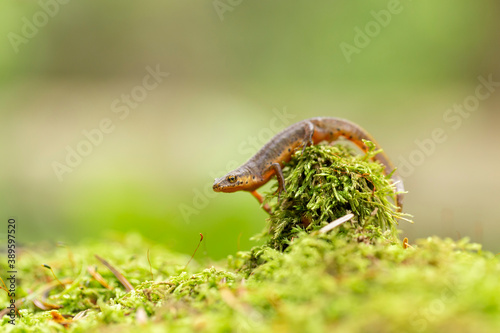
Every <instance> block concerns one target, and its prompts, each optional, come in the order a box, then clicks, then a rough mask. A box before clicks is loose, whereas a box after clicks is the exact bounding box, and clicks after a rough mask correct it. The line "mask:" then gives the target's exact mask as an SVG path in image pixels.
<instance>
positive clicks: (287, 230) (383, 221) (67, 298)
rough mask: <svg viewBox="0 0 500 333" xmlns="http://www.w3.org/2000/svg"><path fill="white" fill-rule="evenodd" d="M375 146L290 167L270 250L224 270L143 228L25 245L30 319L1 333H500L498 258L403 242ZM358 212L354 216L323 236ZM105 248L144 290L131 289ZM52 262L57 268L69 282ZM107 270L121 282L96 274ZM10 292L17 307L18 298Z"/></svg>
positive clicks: (21, 296)
mask: <svg viewBox="0 0 500 333" xmlns="http://www.w3.org/2000/svg"><path fill="white" fill-rule="evenodd" d="M373 153H374V152H373V151H372V152H370V153H369V154H368V155H367V156H357V157H354V156H352V153H351V152H350V151H349V150H348V149H347V148H344V147H341V146H334V147H329V146H318V147H309V148H307V149H306V150H305V152H304V154H303V155H302V154H301V153H298V154H297V155H296V156H295V158H294V159H293V160H292V161H291V162H290V166H289V167H288V168H285V176H286V179H287V192H286V193H282V194H281V198H280V201H279V202H277V200H276V198H275V196H274V194H269V196H268V201H269V202H271V203H272V204H273V208H274V209H275V214H274V215H273V216H271V218H270V219H269V227H268V228H267V229H266V232H264V233H263V234H264V235H265V236H266V237H267V240H268V241H267V244H266V245H264V246H259V247H255V248H253V249H252V250H251V251H248V252H239V253H237V254H235V255H234V256H230V257H229V259H228V260H227V262H224V263H221V264H220V266H216V267H213V266H212V267H203V266H200V265H199V264H197V263H196V262H195V261H193V262H191V264H190V265H189V266H188V267H187V268H186V267H185V266H186V263H187V262H188V260H189V257H188V256H185V255H181V254H176V253H172V252H171V251H169V250H168V249H165V248H164V247H162V246H159V245H154V244H150V243H148V242H146V241H145V240H143V239H141V237H140V236H137V235H127V236H125V237H123V238H120V239H113V240H111V239H110V240H109V242H106V243H103V242H95V243H85V244H82V245H80V246H72V247H69V248H68V247H55V248H49V249H42V248H36V249H35V248H30V249H23V250H22V251H20V253H18V256H19V257H18V277H19V280H18V281H17V284H18V285H17V295H16V298H17V299H18V302H19V312H20V315H21V317H19V318H17V319H16V325H15V326H13V325H10V324H9V323H8V320H9V318H8V317H7V316H6V317H4V318H3V320H2V321H0V327H1V330H2V331H6V332H15V331H19V332H66V331H68V332H88V331H97V332H120V331H127V332H148V331H151V332H165V331H180V332H191V331H197V332H200V331H201V332H203V331H206V332H214V331H215V332H233V331H237V332H330V331H334V330H336V331H343V332H353V331H363V332H364V331H370V332H394V331H402V332H443V331H455V332H469V331H478V332H498V331H499V329H500V279H499V277H500V262H499V260H498V257H496V256H495V255H493V254H492V253H489V252H485V251H482V250H481V246H480V245H478V244H471V243H469V242H468V241H467V240H466V239H463V240H460V241H453V240H451V239H440V238H437V237H431V238H427V239H421V240H417V241H415V242H410V243H411V246H410V247H406V246H403V244H402V242H401V241H400V240H399V239H398V237H397V228H396V227H397V224H396V222H397V220H398V218H401V217H405V216H403V215H401V214H399V213H397V212H395V210H394V208H395V207H394V206H393V205H392V204H391V202H390V199H388V197H390V196H391V195H392V187H391V186H390V184H389V182H388V181H387V179H386V178H387V177H385V176H383V175H382V168H381V166H380V165H378V164H376V163H373V162H370V161H369V159H370V157H371V156H370V154H373ZM301 168H302V169H301ZM307 169H308V170H307ZM301 170H302V171H301ZM332 193H333V196H330V194H332ZM335 193H336V195H335ZM349 212H352V213H353V214H354V215H355V218H354V219H353V220H351V221H349V222H346V223H344V224H342V225H341V226H339V227H336V228H335V229H333V230H332V231H329V232H327V233H320V232H319V229H320V228H321V227H323V226H324V225H326V224H328V223H329V222H331V221H332V220H334V219H336V218H338V217H340V216H343V215H345V214H346V213H349ZM147 249H150V253H151V256H150V259H151V267H152V274H153V275H151V271H150V266H149V263H148V259H147V256H146V251H147ZM94 254H98V255H100V256H101V257H103V258H104V259H106V260H107V261H108V262H109V263H110V264H112V265H113V266H114V267H115V268H116V269H118V270H119V271H120V272H121V273H122V274H123V275H124V276H125V277H126V278H127V279H128V280H129V281H130V283H131V284H132V285H133V287H134V290H133V291H131V292H126V291H125V289H124V287H123V286H122V285H121V284H120V283H119V281H118V280H117V279H116V278H115V276H114V275H113V274H112V273H111V272H110V271H109V270H108V269H107V268H106V267H105V266H103V265H102V264H101V263H100V262H99V261H98V260H97V259H96V258H95V256H94ZM41 264H48V265H50V266H51V267H52V268H53V270H54V272H55V274H56V276H57V277H58V278H59V280H61V282H62V283H63V284H65V286H64V288H63V287H62V286H60V285H59V283H58V282H57V281H55V279H54V277H53V276H52V273H51V272H50V271H49V270H48V269H46V268H43V267H42V266H41ZM0 265H2V266H1V267H2V272H3V271H6V267H5V266H4V265H5V264H4V263H3V262H2V263H1V264H0ZM89 267H90V269H89ZM96 267H97V272H98V273H99V274H100V275H101V276H102V279H103V280H104V281H105V283H107V284H108V285H109V287H108V288H106V287H105V286H104V285H103V284H102V283H99V282H98V281H97V280H96V278H95V276H96V275H95V274H94V275H92V274H91V273H90V272H92V271H93V270H95V268H96ZM3 276H4V275H3V274H2V277H3ZM0 292H1V295H0V302H1V304H2V305H7V304H8V301H9V297H8V296H7V293H5V292H4V291H0ZM21 301H22V303H21ZM41 302H43V303H41ZM35 304H38V307H37V306H36V305H35ZM40 305H41V306H42V307H46V308H47V307H50V306H52V307H57V308H58V309H47V310H41V309H40V308H39V307H40ZM60 315H62V316H60Z"/></svg>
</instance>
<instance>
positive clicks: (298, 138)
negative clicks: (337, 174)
mask: <svg viewBox="0 0 500 333" xmlns="http://www.w3.org/2000/svg"><path fill="white" fill-rule="evenodd" d="M340 136H342V137H345V138H346V139H348V140H350V141H352V142H353V143H354V144H356V145H357V146H358V147H359V148H360V149H361V150H363V151H364V152H366V151H367V149H368V148H367V147H366V145H365V144H364V143H363V141H362V140H363V139H365V140H369V141H371V142H373V143H374V144H375V145H376V146H377V148H380V146H379V144H378V143H377V142H376V141H375V139H374V138H373V137H372V136H371V135H370V134H368V132H366V131H365V130H364V129H363V128H361V127H360V126H358V125H356V124H354V123H352V122H350V121H348V120H345V119H340V118H330V117H318V118H311V119H305V120H302V121H300V122H298V123H295V124H293V125H291V126H290V127H287V128H285V129H284V130H283V131H281V132H280V133H278V134H276V135H275V136H274V137H273V138H272V139H271V140H270V141H269V142H268V143H266V144H265V145H264V147H262V148H261V149H260V150H259V151H258V152H257V153H256V154H255V155H254V156H252V158H250V159H249V160H248V161H247V162H246V163H245V164H243V165H242V166H240V167H239V168H238V169H236V170H234V171H231V172H229V173H228V174H227V175H225V176H224V177H221V178H218V179H216V180H215V182H214V185H213V189H214V191H216V192H236V191H242V190H243V191H249V192H251V193H252V195H253V196H254V197H256V198H257V200H259V202H260V203H262V196H261V195H260V194H259V193H258V192H257V189H258V188H259V187H261V186H262V185H264V184H266V183H267V182H268V181H269V180H270V179H271V178H272V176H274V175H276V177H277V179H278V184H279V187H278V192H279V193H281V191H284V190H285V186H284V185H285V181H284V178H283V173H282V172H281V168H282V167H283V163H284V162H288V161H289V160H290V158H291V157H292V154H294V152H295V151H296V150H297V149H299V148H305V147H306V146H308V145H310V144H318V143H320V142H322V141H328V142H333V141H335V140H337V139H338V138H339V137H340ZM374 159H375V160H376V161H379V162H380V163H382V164H383V165H384V166H385V173H386V174H390V173H391V172H392V171H393V170H394V166H393V165H392V163H391V161H390V160H389V157H388V156H387V155H386V154H385V153H384V152H382V153H380V154H377V155H376V156H375V157H374ZM392 181H393V183H394V184H395V185H396V190H397V192H404V186H403V181H402V180H401V178H400V177H399V176H398V175H397V174H396V173H393V174H392ZM396 198H397V199H396V200H397V205H398V206H399V208H400V209H402V208H403V193H398V194H397V197H396ZM263 208H264V209H265V210H266V211H267V212H268V213H271V211H270V208H269V206H268V205H267V204H266V205H264V207H263Z"/></svg>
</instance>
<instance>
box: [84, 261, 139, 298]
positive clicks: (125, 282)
mask: <svg viewBox="0 0 500 333" xmlns="http://www.w3.org/2000/svg"><path fill="white" fill-rule="evenodd" d="M94 256H95V257H96V258H97V259H98V260H99V261H100V262H102V263H103V265H104V266H106V267H107V268H108V269H109V270H110V271H111V272H112V273H113V274H114V275H115V276H116V278H117V279H118V281H120V283H121V284H122V285H123V286H124V287H125V290H126V291H127V292H129V291H132V290H134V287H132V284H130V282H129V281H128V280H127V278H126V277H125V276H123V275H122V273H120V272H118V270H117V269H116V268H114V267H113V266H111V264H110V263H108V262H107V261H106V260H104V259H103V258H101V257H99V256H98V255H97V254H94Z"/></svg>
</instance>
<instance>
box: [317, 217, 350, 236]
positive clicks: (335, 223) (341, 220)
mask: <svg viewBox="0 0 500 333" xmlns="http://www.w3.org/2000/svg"><path fill="white" fill-rule="evenodd" d="M353 217H354V214H347V215H345V216H342V217H340V218H338V219H336V220H335V221H333V222H330V223H329V224H328V225H326V226H324V227H323V228H321V229H319V233H320V234H326V233H327V232H328V231H330V230H332V229H333V228H335V227H338V226H339V225H341V224H342V223H345V222H347V221H349V220H350V219H352V218H353Z"/></svg>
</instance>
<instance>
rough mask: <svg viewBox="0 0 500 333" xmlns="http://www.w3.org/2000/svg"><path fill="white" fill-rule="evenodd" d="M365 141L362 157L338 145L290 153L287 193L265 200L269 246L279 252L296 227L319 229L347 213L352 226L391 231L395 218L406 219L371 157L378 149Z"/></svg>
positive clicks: (387, 182)
mask: <svg viewBox="0 0 500 333" xmlns="http://www.w3.org/2000/svg"><path fill="white" fill-rule="evenodd" d="M365 144H366V145H367V146H368V147H369V151H368V152H367V153H366V154H365V155H355V154H354V153H353V151H352V150H351V149H350V148H349V147H347V146H343V145H335V146H329V145H316V146H309V147H307V148H306V149H305V150H304V152H303V153H302V152H301V151H299V152H297V154H295V156H294V157H293V158H292V160H291V161H290V163H288V164H287V165H286V167H285V168H284V169H283V175H284V177H285V184H286V192H284V193H281V195H280V198H279V201H278V200H277V199H276V195H275V194H268V195H267V196H266V201H267V202H274V205H273V208H274V209H273V211H274V213H273V215H271V217H270V219H269V221H270V229H269V234H270V235H271V241H270V244H269V245H270V246H272V247H273V248H275V249H279V250H283V248H284V247H286V245H287V243H288V242H289V241H290V240H291V239H292V237H294V235H296V233H297V232H298V231H299V228H302V229H304V230H306V231H308V232H311V231H314V230H318V229H319V228H321V227H323V226H325V225H326V224H328V223H329V222H332V221H334V220H335V219H337V218H340V217H342V216H345V215H346V214H348V213H353V214H354V216H355V217H354V220H353V222H352V223H353V225H357V226H359V227H361V228H367V227H368V226H374V227H380V228H382V229H383V230H391V231H392V232H393V233H394V234H396V225H397V220H398V219H405V220H407V221H409V220H408V219H407V218H408V217H409V215H407V214H402V213H399V212H396V207H395V206H394V205H393V204H392V203H391V201H390V200H389V199H388V198H389V197H394V187H393V186H392V184H391V183H390V180H389V176H387V177H386V176H384V174H383V171H384V166H383V165H381V164H380V163H378V162H373V161H371V158H373V157H374V156H375V155H376V154H377V153H379V151H375V146H374V145H373V144H372V143H371V142H369V141H365ZM341 228H342V227H341Z"/></svg>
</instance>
